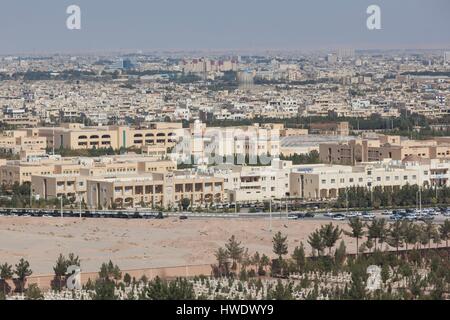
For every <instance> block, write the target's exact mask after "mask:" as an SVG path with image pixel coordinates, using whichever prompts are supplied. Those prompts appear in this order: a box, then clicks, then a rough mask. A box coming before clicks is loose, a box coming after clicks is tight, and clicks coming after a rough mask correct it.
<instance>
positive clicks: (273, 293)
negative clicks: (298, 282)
mask: <svg viewBox="0 0 450 320" xmlns="http://www.w3.org/2000/svg"><path fill="white" fill-rule="evenodd" d="M292 299H293V297H292V283H288V284H286V286H285V285H283V282H281V280H278V282H277V285H276V286H275V288H274V289H270V290H268V292H267V300H292Z"/></svg>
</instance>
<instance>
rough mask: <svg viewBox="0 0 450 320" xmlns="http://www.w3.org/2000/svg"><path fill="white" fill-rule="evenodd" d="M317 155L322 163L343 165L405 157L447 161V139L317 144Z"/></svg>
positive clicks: (449, 141)
mask: <svg viewBox="0 0 450 320" xmlns="http://www.w3.org/2000/svg"><path fill="white" fill-rule="evenodd" d="M319 154H320V160H321V161H322V162H324V163H330V164H343V165H355V164H357V163H360V162H372V161H382V160H383V159H392V160H403V159H405V158H406V157H408V156H417V157H420V158H424V159H445V158H450V139H442V138H436V139H433V140H407V139H401V138H400V136H386V135H379V136H377V137H372V138H367V137H366V138H365V137H363V138H359V139H354V140H350V141H348V142H335V143H321V144H320V146H319Z"/></svg>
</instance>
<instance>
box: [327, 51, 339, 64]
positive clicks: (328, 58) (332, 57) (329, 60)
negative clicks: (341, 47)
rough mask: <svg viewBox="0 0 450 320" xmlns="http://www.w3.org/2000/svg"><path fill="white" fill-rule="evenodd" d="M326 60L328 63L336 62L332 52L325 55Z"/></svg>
mask: <svg viewBox="0 0 450 320" xmlns="http://www.w3.org/2000/svg"><path fill="white" fill-rule="evenodd" d="M327 62H328V63H336V62H337V56H336V55H335V54H333V53H329V54H328V55H327Z"/></svg>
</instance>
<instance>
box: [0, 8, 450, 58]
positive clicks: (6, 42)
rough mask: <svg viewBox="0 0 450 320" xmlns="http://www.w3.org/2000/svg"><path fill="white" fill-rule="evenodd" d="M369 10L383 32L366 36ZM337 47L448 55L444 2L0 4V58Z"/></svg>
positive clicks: (449, 31) (449, 23) (449, 15)
mask: <svg viewBox="0 0 450 320" xmlns="http://www.w3.org/2000/svg"><path fill="white" fill-rule="evenodd" d="M71 4H76V5H79V6H80V7H81V12H82V17H81V18H82V25H81V27H82V29H81V30H77V31H74V30H68V29H67V28H66V19H67V17H68V15H67V14H66V8H67V6H69V5H71ZM370 4H377V5H379V6H380V7H381V20H382V22H381V23H382V30H374V31H370V30H368V29H367V28H366V19H367V17H368V15H367V14H366V9H367V7H368V5H370ZM340 47H353V48H357V49H364V48H368V49H372V48H381V49H383V48H450V0H327V1H325V0H222V1H217V0H1V1H0V53H20V52H36V53H38V52H39V53H40V52H83V51H98V50H124V49H125V50H134V49H141V50H161V49H168V50H190V49H201V50H207V49H211V50H227V49H232V50H238V49H245V50H261V49H279V50H283V49H289V50H295V49H305V50H309V49H336V48H340Z"/></svg>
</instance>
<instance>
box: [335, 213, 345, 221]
mask: <svg viewBox="0 0 450 320" xmlns="http://www.w3.org/2000/svg"><path fill="white" fill-rule="evenodd" d="M332 219H333V220H338V221H342V220H345V216H344V215H343V214H340V213H337V214H335V215H334V216H333V218H332Z"/></svg>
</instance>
